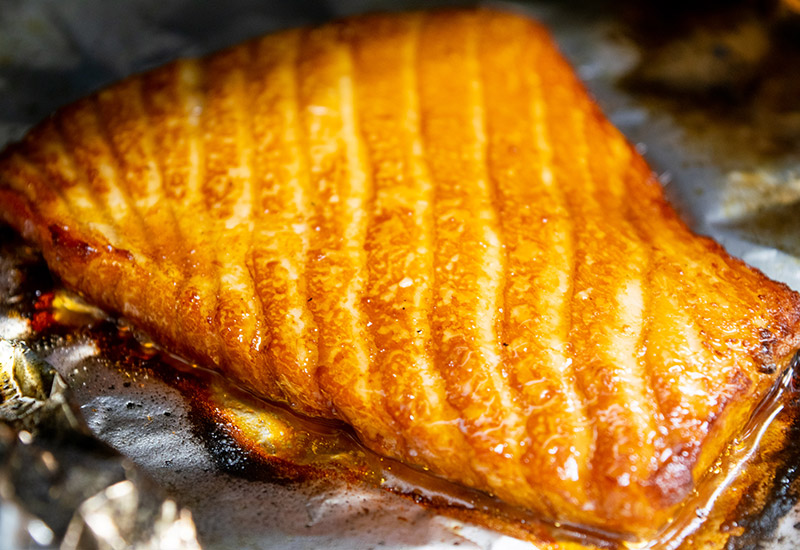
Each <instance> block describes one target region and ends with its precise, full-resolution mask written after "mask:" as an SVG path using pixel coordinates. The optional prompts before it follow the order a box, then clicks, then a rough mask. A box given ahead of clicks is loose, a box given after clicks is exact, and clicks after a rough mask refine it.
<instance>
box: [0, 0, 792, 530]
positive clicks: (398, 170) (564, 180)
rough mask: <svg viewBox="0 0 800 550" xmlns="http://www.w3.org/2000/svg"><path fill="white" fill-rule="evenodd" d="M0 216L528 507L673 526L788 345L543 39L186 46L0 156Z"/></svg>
mask: <svg viewBox="0 0 800 550" xmlns="http://www.w3.org/2000/svg"><path fill="white" fill-rule="evenodd" d="M0 213H1V214H2V217H3V219H5V220H6V222H8V223H10V224H11V225H12V226H14V227H15V228H16V229H17V230H19V231H20V232H21V233H22V234H23V235H24V236H25V237H26V238H27V239H29V240H31V241H32V242H34V243H35V244H36V245H38V246H39V247H41V249H42V251H43V253H44V256H45V258H46V259H47V261H48V263H49V265H50V267H51V268H52V270H53V271H54V272H55V273H56V274H57V275H58V276H59V277H61V279H62V280H63V281H64V282H65V283H66V284H67V285H68V286H69V287H71V288H73V289H76V290H77V291H79V292H80V293H82V294H84V295H85V296H87V297H88V298H89V299H90V300H92V301H93V302H95V303H97V304H99V305H101V306H102V307H104V308H107V309H108V310H109V311H112V312H115V313H117V314H120V315H123V316H124V317H126V318H127V319H128V320H130V321H131V322H132V323H134V324H135V325H137V326H138V327H140V328H142V329H143V330H145V331H146V332H148V333H149V334H150V335H151V336H152V337H153V338H155V339H156V341H158V342H159V343H160V344H161V345H162V346H164V347H165V348H167V349H169V350H171V351H174V352H176V353H178V354H181V355H183V356H185V357H187V358H190V359H192V360H194V361H197V362H199V363H202V364H204V365H211V366H214V367H215V368H217V369H218V370H220V371H222V372H223V373H225V374H226V375H227V376H228V377H229V378H231V379H233V380H235V381H236V382H237V383H239V384H241V385H243V386H245V387H247V388H249V389H250V390H252V391H254V392H256V393H257V394H259V395H261V396H264V397H267V398H269V399H272V400H275V401H280V402H284V403H287V404H289V405H290V406H291V407H292V408H293V409H294V410H296V411H298V412H300V413H303V414H306V415H311V416H316V417H326V418H338V419H342V420H344V421H345V422H347V423H349V424H350V425H352V426H353V428H354V429H355V430H356V432H357V433H358V435H359V436H360V437H361V439H362V441H363V443H364V444H365V445H366V446H368V447H370V448H371V449H373V450H375V451H377V452H379V453H383V454H385V455H389V456H392V457H396V458H399V459H400V460H402V461H404V462H406V463H408V464H411V465H415V466H419V467H422V468H427V469H429V470H430V471H431V472H433V473H434V474H436V475H438V476H441V477H444V478H446V479H448V480H451V481H453V482H457V483H460V484H463V485H466V486H469V487H472V488H476V489H479V490H482V491H485V492H487V493H490V494H492V495H495V496H497V497H498V498H500V499H502V500H504V501H506V502H507V503H510V504H513V505H516V506H519V507H522V508H525V509H527V510H531V511H533V512H534V513H536V514H538V515H540V516H541V517H543V518H545V519H548V520H551V521H560V522H569V523H572V524H579V525H585V526H592V527H596V528H601V529H604V530H607V531H612V532H618V533H622V534H625V535H629V536H634V537H644V536H649V535H651V534H652V533H654V532H655V531H656V530H657V529H658V528H659V527H661V526H662V525H664V524H665V522H667V521H668V519H669V518H670V517H672V515H673V514H674V513H675V510H676V507H677V506H679V505H680V503H681V502H682V501H683V500H684V499H685V497H686V496H687V495H688V494H689V493H690V492H691V491H692V490H693V488H695V487H696V485H697V483H698V482H699V481H700V479H701V478H702V477H703V476H704V474H705V473H706V471H707V470H708V469H709V467H710V466H711V465H712V464H713V463H714V461H715V460H716V459H717V458H718V457H719V455H720V454H721V453H722V452H723V451H724V449H725V448H726V446H727V445H728V444H729V443H730V441H731V440H732V439H733V438H734V437H736V436H737V435H739V434H740V432H741V431H742V429H743V426H744V424H745V422H746V421H747V419H748V418H749V417H750V416H751V414H752V413H753V410H754V408H755V407H756V406H757V404H758V403H759V402H760V400H761V399H762V398H763V397H764V396H765V394H766V393H767V391H768V390H769V388H770V387H772V386H773V384H774V383H775V381H776V378H777V377H778V375H779V374H780V371H781V370H782V369H784V368H785V367H786V366H787V364H788V363H789V361H790V360H791V357H792V355H793V354H794V352H795V350H796V349H797V348H798V347H799V346H800V333H799V332H798V323H800V298H798V295H797V294H795V293H793V292H792V291H790V290H789V289H788V288H786V287H785V286H784V285H781V284H778V283H775V282H772V281H770V280H768V279H767V278H766V277H765V276H764V275H762V274H761V273H760V272H758V271H756V270H754V269H751V268H749V267H747V266H746V265H745V264H743V263H742V262H741V261H739V260H737V259H734V258H732V257H730V256H729V255H728V254H726V253H725V251H724V250H722V248H721V247H720V246H718V245H717V244H715V243H714V242H713V241H711V240H709V239H706V238H702V237H698V236H695V235H693V234H692V233H691V232H690V231H689V230H688V229H687V227H686V226H685V225H684V224H683V223H682V222H681V221H680V220H679V219H678V217H677V216H676V214H675V212H674V211H673V210H672V208H671V207H670V206H669V205H668V204H667V202H666V201H665V199H664V196H663V194H662V190H661V188H660V186H659V184H658V182H657V181H656V179H655V178H654V177H653V175H652V174H651V172H650V170H649V169H648V167H647V166H646V164H645V162H644V161H643V160H642V158H641V157H640V156H639V155H638V154H637V153H636V152H635V151H634V149H633V148H632V147H631V146H630V145H629V144H628V143H627V142H626V141H625V139H624V138H623V137H622V136H621V135H620V133H619V132H618V131H617V130H615V129H614V128H613V127H612V126H611V125H610V124H609V122H608V121H607V120H606V119H605V118H604V117H603V116H602V115H601V113H600V112H599V111H598V109H597V107H596V106H595V105H594V103H593V102H592V101H591V100H590V98H589V97H588V96H587V94H586V92H585V91H584V89H583V87H582V86H581V84H580V83H579V82H578V80H577V79H576V77H575V76H574V74H573V73H572V71H571V70H570V68H569V66H568V65H567V63H566V62H565V61H564V60H563V59H562V57H561V56H560V55H559V54H558V52H557V51H556V49H555V47H554V45H553V43H552V42H551V40H550V38H549V37H548V35H547V33H546V32H545V31H544V30H543V29H542V28H541V27H540V26H539V25H538V24H536V23H534V22H532V21H530V20H528V19H525V18H523V17H519V16H515V15H511V14H506V13H499V12H493V11H485V10H477V11H455V12H435V13H426V14H422V13H418V14H406V15H393V16H380V15H378V16H368V17H361V18H356V19H351V20H346V21H343V22H338V23H333V24H328V25H325V26H322V27H318V28H305V29H299V30H291V31H286V32H281V33H279V34H276V35H272V36H267V37H265V38H262V39H258V40H254V41H252V42H249V43H246V44H243V45H241V46H237V47H234V48H231V49H228V50H226V51H223V52H221V53H218V54H216V55H212V56H210V57H208V58H205V59H200V60H184V61H178V62H175V63H173V64H171V65H168V66H166V67H163V68H161V69H158V70H155V71H152V72H149V73H146V74H143V75H140V76H134V77H132V78H129V79H127V80H125V81H123V82H121V83H119V84H116V85H114V86H112V87H110V88H108V89H105V90H103V91H100V92H99V93H96V94H95V95H92V96H91V97H88V98H86V99H83V100H81V101H79V102H77V103H75V104H73V105H70V106H68V107H66V108H64V109H62V110H60V111H59V112H58V113H56V114H55V115H54V116H53V117H51V118H50V119H48V120H46V121H45V122H43V123H42V124H41V125H39V126H38V127H37V128H35V129H34V130H33V131H32V132H31V133H30V134H29V135H28V136H27V137H26V138H25V139H24V140H23V141H22V142H21V143H19V144H16V145H14V146H12V147H10V148H9V149H8V150H7V151H6V152H5V153H4V155H3V156H2V160H0Z"/></svg>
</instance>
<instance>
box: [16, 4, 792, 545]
mask: <svg viewBox="0 0 800 550" xmlns="http://www.w3.org/2000/svg"><path fill="white" fill-rule="evenodd" d="M438 4H451V3H445V2H438ZM425 5H430V3H426V4H425ZM500 5H501V6H504V7H509V8H510V9H516V10H521V11H523V12H527V13H530V14H532V15H533V16H535V17H537V18H539V19H540V20H542V21H543V22H544V23H545V24H547V25H548V26H549V27H550V29H551V30H552V32H553V34H554V36H555V38H556V40H557V42H558V43H559V45H560V47H561V48H562V50H563V51H564V53H565V54H566V55H567V57H568V58H569V59H570V60H571V61H572V63H573V64H574V66H575V67H576V69H577V71H578V73H579V75H580V76H581V78H582V79H583V80H584V81H585V82H586V84H587V86H588V87H589V89H590V90H591V92H592V93H593V95H594V96H595V97H596V99H597V101H598V103H599V104H600V106H601V107H602V108H603V110H604V111H605V112H606V114H607V115H608V116H609V118H610V119H611V120H612V122H613V123H614V124H615V125H616V126H617V127H619V128H620V129H621V130H622V131H623V132H624V133H625V134H626V136H627V137H628V139H629V140H631V141H632V142H633V143H636V144H637V147H638V148H639V149H640V151H642V152H643V153H644V154H645V156H646V158H647V159H648V161H649V162H650V164H651V166H652V167H653V168H654V169H655V170H656V171H657V172H658V173H659V175H660V179H661V181H662V183H663V184H664V185H665V187H666V189H667V193H668V196H669V197H670V199H671V200H672V201H673V203H675V204H676V206H677V207H678V209H679V211H680V212H681V214H682V215H683V216H684V218H685V219H686V220H687V221H688V222H689V223H690V224H691V225H692V227H693V228H694V229H695V230H696V231H698V232H700V233H704V234H709V235H711V236H713V237H714V238H716V239H717V240H719V241H720V242H721V243H722V244H723V245H724V246H726V248H728V250H729V251H730V252H731V253H733V254H734V255H737V256H739V257H741V258H743V259H744V260H745V261H747V262H748V263H750V264H751V265H754V266H756V267H758V268H759V269H761V270H763V271H764V272H766V273H767V274H768V275H769V276H770V277H772V278H775V279H777V280H780V281H783V282H786V283H787V284H789V285H790V286H791V287H793V288H794V289H796V290H800V146H798V144H800V102H798V101H797V100H796V99H795V98H797V97H800V79H798V78H797V77H796V76H795V75H794V74H793V71H792V67H796V66H797V62H798V61H800V44H798V41H797V37H798V36H800V32H798V28H799V27H798V25H800V22H798V17H800V16H798V15H797V12H796V11H795V10H793V9H792V8H791V6H790V3H789V2H786V3H783V4H781V3H779V2H777V1H776V2H773V3H769V2H734V3H727V4H726V5H725V6H721V5H720V4H717V3H711V4H709V6H699V7H697V8H696V9H695V10H694V11H692V12H691V13H690V14H688V15H687V14H686V13H685V12H679V11H675V10H674V9H672V8H669V7H666V4H661V3H656V4H654V5H650V3H647V4H642V3H637V2H622V1H619V2H611V1H601V2H591V3H590V2H585V3H584V2H577V1H566V2H555V1H541V2H526V3H502V4H500ZM420 6H421V3H419V2H391V3H390V2H386V1H380V0H372V1H358V0H349V1H346V2H335V3H334V2H329V3H326V2H317V1H312V0H304V1H301V2H293V3H279V2H253V1H248V0H231V1H228V2H225V3H222V2H220V3H215V2H208V3H197V2H190V1H189V0H160V1H158V2H156V1H154V0H128V1H125V2H114V3H108V2H102V1H100V0H81V1H77V0H76V1H70V0H60V1H58V2H54V1H50V0H28V1H25V2H23V1H19V0H0V144H4V143H6V142H8V141H11V140H14V139H17V138H19V137H21V136H22V135H23V133H24V132H25V131H26V130H27V129H28V128H30V127H31V126H32V125H33V124H34V123H36V122H37V121H39V120H41V119H42V118H44V117H45V116H47V114H48V113H49V112H51V111H52V110H53V109H55V108H57V107H59V106H61V105H64V104H66V103H69V102H70V101H73V100H75V99H78V98H79V97H81V96H83V95H85V94H86V93H88V92H90V91H92V90H94V89H96V88H98V87H99V86H102V85H104V84H108V83H111V82H113V81H115V80H118V79H119V78H121V77H124V76H126V75H128V74H130V73H132V72H136V71H140V70H145V69H148V68H151V67H153V66H156V65H158V64H161V63H163V62H166V61H169V60H171V59H174V58H176V57H179V56H194V55H200V54H203V53H207V52H209V51H213V50H216V49H219V48H221V47H224V46H226V45H230V44H234V43H237V42H240V41H242V40H244V39H247V38H249V37H252V36H256V35H259V34H263V33H266V32H270V31H273V30H277V29H280V28H285V27H288V26H295V25H299V24H305V23H316V22H321V21H325V20H329V19H331V18H334V17H338V16H342V15H349V14H352V13H361V12H365V11H375V10H385V9H391V10H397V9H400V8H418V7H420ZM0 245H2V246H0V272H2V277H0V304H2V305H1V306H0V310H2V315H0V317H1V319H0V339H3V341H5V342H11V343H12V344H11V345H20V344H19V343H20V342H28V343H29V344H30V346H31V347H32V348H33V352H34V353H35V354H36V356H37V357H38V358H40V359H41V360H43V361H46V362H47V363H48V364H50V365H52V366H53V367H55V369H56V370H57V371H58V373H60V375H61V376H62V377H63V379H64V380H65V381H66V382H67V383H68V385H69V386H70V388H71V391H72V394H73V396H74V399H75V402H76V403H78V404H79V406H80V413H81V414H82V416H83V417H84V418H85V419H86V422H87V425H88V428H89V430H90V431H91V433H92V434H94V435H96V436H98V437H99V438H100V440H102V441H103V442H105V443H107V444H108V445H110V446H111V447H113V448H114V449H116V450H118V451H120V452H121V453H122V454H123V455H124V456H125V457H126V460H128V461H130V463H131V464H133V465H135V468H138V469H139V470H140V471H141V472H143V473H144V474H145V475H146V476H147V477H149V478H151V479H153V480H155V481H156V482H157V483H158V484H159V485H160V486H161V489H160V490H164V491H166V493H167V494H169V495H171V496H172V497H173V498H174V499H175V500H174V501H172V500H169V499H167V500H166V501H169V502H173V503H174V504H173V506H174V508H169V506H167V508H166V509H162V508H163V506H162V508H159V509H158V510H160V511H161V512H162V513H164V514H167V516H168V517H170V518H171V519H172V521H178V522H180V520H181V518H182V517H183V518H184V519H185V516H181V515H180V513H181V511H182V510H191V517H192V518H193V520H194V523H195V524H196V529H197V541H199V544H200V545H201V546H202V547H203V548H287V549H291V548H297V549H300V548H323V547H324V548H332V549H333V548H378V547H380V548H390V549H392V548H397V549H399V548H419V549H423V548H424V549H434V548H435V549H443V548H495V549H503V548H530V547H531V544H530V543H527V542H521V541H520V540H517V539H516V538H513V537H511V536H506V535H502V534H499V533H498V532H497V531H495V530H492V529H487V528H484V527H479V526H477V524H476V522H475V521H471V519H474V518H470V517H469V516H467V517H463V516H461V517H458V518H454V517H452V515H448V514H447V513H444V512H446V511H445V510H443V509H441V508H437V506H431V505H430V501H431V500H434V501H435V500H436V496H435V495H434V494H433V493H432V492H430V491H429V493H428V494H427V495H418V494H415V493H414V492H413V491H406V492H405V495H404V496H410V497H411V498H410V499H409V498H400V497H399V496H398V495H395V494H391V493H390V492H387V491H384V490H381V489H380V487H381V486H386V487H389V486H390V485H391V483H394V487H395V490H396V491H397V492H400V493H403V491H402V490H398V489H396V488H397V487H399V486H400V485H402V483H401V481H402V480H399V479H388V480H387V479H386V476H387V475H389V476H391V475H392V474H391V472H392V468H394V467H395V466H394V465H392V464H389V463H381V462H378V463H376V462H375V461H376V457H374V456H369V455H368V454H359V453H360V452H361V451H359V450H358V449H357V448H356V447H353V442H352V440H351V439H349V436H348V434H347V433H346V431H344V432H343V431H341V430H340V427H338V426H333V425H324V426H321V427H314V426H307V428H308V429H307V430H305V431H303V430H300V431H298V430H296V427H295V426H292V425H286V424H284V423H283V422H284V420H282V417H281V416H280V414H270V413H269V412H268V411H266V409H264V408H262V405H261V404H258V403H253V402H251V401H250V400H249V398H248V396H247V395H242V394H241V393H238V392H237V391H236V390H235V388H229V387H226V386H225V385H224V384H214V383H212V384H211V385H209V386H203V385H202V384H200V385H196V382H197V380H202V379H203V377H204V376H205V375H204V374H203V373H202V372H201V371H196V372H195V371H194V370H193V369H192V368H191V366H187V365H180V364H179V363H180V362H179V361H177V360H173V359H171V358H169V357H167V356H165V355H164V354H162V353H159V352H157V350H155V349H154V348H153V347H152V346H150V345H149V344H148V343H147V342H146V341H144V343H142V341H141V338H140V337H139V335H135V334H134V333H133V332H132V331H131V330H129V329H128V328H127V327H125V326H124V325H118V324H117V323H115V322H112V321H111V320H109V319H106V318H105V317H104V316H103V315H102V313H100V312H98V311H96V310H94V309H93V308H92V307H91V306H90V305H88V304H83V303H82V302H80V301H77V300H75V299H74V297H72V296H71V295H69V294H68V293H64V292H63V291H61V290H59V288H58V286H57V285H54V283H53V282H52V281H51V280H50V279H49V275H48V273H47V270H46V268H44V267H43V265H42V263H41V261H40V260H39V259H38V258H37V256H36V254H35V253H34V252H33V251H30V250H28V249H27V248H26V247H25V246H24V244H23V243H21V242H20V241H19V240H18V239H17V238H16V237H15V236H14V235H13V234H11V233H10V232H9V231H8V230H5V232H2V233H0ZM164 363H169V364H171V367H170V368H169V369H164V368H163V364H164ZM196 379H197V380H196ZM785 382H786V384H787V385H788V386H792V385H793V384H794V382H793V380H791V379H789V380H786V381H785ZM202 387H204V388H206V389H205V390H202V391H206V392H207V395H205V396H204V399H203V400H198V399H192V392H194V391H200V390H198V389H197V388H202ZM209 388H210V389H209ZM187 395H188V397H187ZM194 397H197V396H196V395H195V396H194ZM201 402H202V403H205V405H204V406H198V403H201ZM215 404H216V405H219V406H216V405H215ZM788 408H791V407H788ZM265 411H266V412H265ZM765 415H767V416H770V415H772V416H774V417H775V423H774V425H775V426H778V427H779V428H780V429H782V430H784V429H785V430H784V431H785V433H784V434H782V435H781V437H777V436H776V437H774V439H769V437H766V438H765V440H764V443H763V445H762V446H761V447H760V448H759V449H757V450H756V451H755V456H754V458H753V460H754V462H755V463H756V464H755V466H754V468H753V470H754V471H755V472H756V473H758V472H759V471H760V470H761V471H762V473H763V470H764V469H767V470H769V468H772V469H773V470H774V467H775V466H774V464H776V463H779V464H780V466H779V468H778V471H777V472H776V474H775V476H774V477H775V480H776V481H775V482H774V483H773V482H772V480H771V479H767V480H766V481H764V480H761V481H754V480H752V479H748V476H743V478H742V479H738V480H737V482H734V483H732V484H731V486H729V487H728V488H727V489H726V490H728V491H733V492H735V491H747V492H748V494H747V495H745V498H742V499H740V500H739V501H738V504H737V507H736V509H735V510H728V511H727V512H726V514H723V516H724V517H718V516H720V514H721V512H720V511H719V510H716V509H714V508H710V509H707V508H705V507H702V506H699V507H698V508H697V514H696V515H698V516H703V517H702V518H700V519H703V520H708V521H710V522H711V523H713V524H714V525H715V526H716V529H717V530H718V531H725V532H726V533H728V534H730V535H731V538H730V540H727V539H726V540H727V542H726V543H725V544H727V546H728V547H730V548H752V547H753V546H755V545H756V544H760V545H761V547H762V548H767V549H775V550H777V549H781V548H795V547H796V546H797V545H798V542H800V532H798V531H797V530H796V529H795V528H794V525H795V524H797V523H798V521H800V519H799V518H798V516H800V509H798V508H796V507H795V504H794V503H795V502H796V500H797V495H796V493H797V489H798V488H797V484H796V483H792V480H794V479H795V477H796V475H795V468H796V466H795V465H796V464H798V463H800V462H798V461H797V460H796V458H798V457H800V449H796V448H794V446H792V445H789V446H788V448H786V449H784V448H782V442H783V441H784V440H788V441H792V440H795V441H797V440H800V439H798V437H797V436H798V435H800V433H798V431H800V430H798V429H797V427H795V425H794V424H793V423H792V422H790V420H791V418H789V417H790V416H791V414H790V411H788V410H784V409H780V408H777V407H776V408H772V409H769V410H768V411H766V412H765ZM768 435H769V434H768ZM278 443H279V445H277V444H278ZM243 446H248V447H249V448H248V449H247V451H246V452H245V451H244V450H243V449H242V447H243ZM784 455H785V456H784ZM779 456H784V459H783V460H781V461H776V460H775V458H776V457H779ZM264 457H267V459H265V458H264ZM320 457H323V458H324V467H322V469H321V470H320V468H321V463H320V460H319V458H320ZM787 457H788V458H787ZM759 469H760V470H759ZM320 471H322V474H320ZM769 472H772V470H769ZM753 475H755V474H753ZM401 477H402V476H401ZM767 477H768V478H769V477H772V476H767ZM119 483H123V485H119ZM124 483H125V482H124V481H121V480H118V482H117V483H112V484H110V485H108V486H107V488H104V489H103V490H102V491H97V492H95V493H94V495H95V496H98V495H99V496H100V498H99V499H97V500H92V498H94V497H91V496H88V497H87V498H86V499H84V500H83V501H82V502H83V504H82V505H80V506H77V507H76V509H75V510H73V511H72V514H75V513H77V514H78V516H80V515H81V514H83V517H86V518H90V517H91V516H92V513H93V510H94V511H96V508H93V506H102V505H104V506H106V510H107V511H106V512H105V516H102V514H101V516H102V517H105V518H107V520H108V521H107V522H110V523H112V524H113V523H114V522H115V521H118V520H116V519H114V517H112V515H111V512H110V510H111V509H112V508H113V506H110V507H109V504H113V502H122V501H120V500H117V501H115V499H116V498H121V499H122V500H123V501H124V500H125V498H127V497H126V495H128V496H129V495H130V489H131V488H130V486H129V485H128V486H126V485H124ZM107 491H111V492H110V494H106V492H107ZM2 496H3V506H2V508H0V527H1V528H2V529H0V531H2V532H3V533H6V532H10V531H9V530H8V529H6V526H7V525H14V526H15V528H17V527H19V526H23V525H24V526H28V527H25V528H26V529H27V531H28V535H29V538H32V539H33V540H32V541H28V542H29V546H30V547H37V545H38V546H43V547H48V546H58V545H59V543H60V539H59V540H56V537H55V534H54V533H51V535H50V539H49V540H48V539H47V536H48V535H47V531H46V530H44V529H43V528H42V525H40V523H37V518H36V517H34V516H33V515H26V514H30V513H31V511H30V510H25V509H21V508H19V507H17V508H13V509H12V508H10V506H12V504H13V502H14V501H13V499H8V498H7V495H6V494H3V495H2ZM418 497H419V500H426V499H427V505H426V506H420V505H417V504H416V503H415V502H414V499H415V498H418ZM442 498H444V497H442ZM446 498H450V499H452V498H454V497H453V495H449V496H447V497H446ZM458 498H461V499H462V502H461V504H462V505H463V506H466V507H467V508H468V507H469V506H475V502H476V501H470V499H471V496H470V495H458ZM103 499H105V500H103ZM166 501H164V502H166ZM765 501H766V505H764V502H765ZM128 502H131V501H130V499H128ZM83 505H85V507H84V506H83ZM78 508H80V509H81V510H82V511H79V510H78ZM170 514H171V515H170ZM706 516H708V517H706ZM70 517H72V516H70ZM62 523H63V521H62ZM85 523H86V524H87V525H88V522H85ZM45 527H46V525H45ZM34 535H36V536H38V537H40V538H39V539H37V538H36V537H35V536H34ZM543 538H546V537H543ZM68 543H69V540H66V542H65V544H68ZM702 543H703V539H702V535H697V536H695V537H694V538H693V537H691V536H690V537H689V538H688V539H686V545H687V546H688V547H700V546H701V545H702ZM540 546H542V547H550V546H549V545H548V544H546V543H543V544H542V545H540ZM65 547H68V546H65ZM109 547H113V546H109ZM123 547H124V546H123ZM164 547H169V546H164Z"/></svg>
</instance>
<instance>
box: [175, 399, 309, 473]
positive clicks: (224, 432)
mask: <svg viewBox="0 0 800 550" xmlns="http://www.w3.org/2000/svg"><path fill="white" fill-rule="evenodd" d="M191 404H192V407H191V412H190V419H191V421H192V431H193V433H194V435H195V436H196V437H197V438H198V439H200V440H201V441H202V442H203V443H204V445H205V447H206V450H207V451H208V453H209V455H210V456H211V458H212V460H213V461H214V463H215V464H216V466H217V468H219V469H220V470H221V471H223V472H226V473H228V474H231V475H235V476H237V477H240V478H242V479H245V480H247V481H267V482H270V483H275V484H277V485H293V484H299V483H303V482H306V481H309V480H311V479H317V478H319V477H320V476H321V472H320V471H315V470H314V469H313V468H309V467H302V466H298V465H296V464H292V463H291V462H288V461H285V460H281V459H278V458H275V457H268V456H265V455H263V454H261V453H258V452H256V451H254V450H248V449H246V447H244V446H243V443H244V441H242V440H240V439H237V438H236V437H235V436H234V434H237V433H238V430H237V428H236V427H235V426H234V425H232V424H231V423H230V422H227V421H225V420H224V419H223V418H221V417H219V416H217V415H215V414H214V412H213V410H211V409H210V408H209V407H206V406H204V404H202V403H200V402H199V400H198V399H194V398H193V399H192V401H191Z"/></svg>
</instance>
